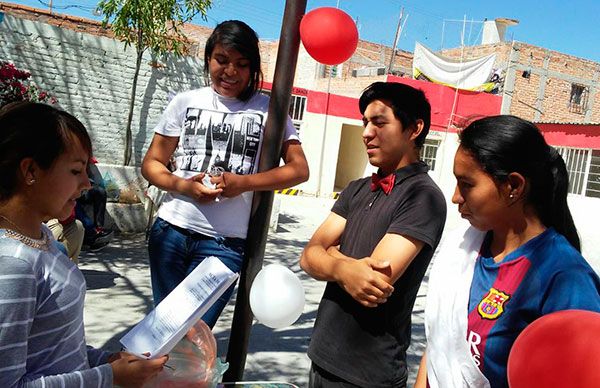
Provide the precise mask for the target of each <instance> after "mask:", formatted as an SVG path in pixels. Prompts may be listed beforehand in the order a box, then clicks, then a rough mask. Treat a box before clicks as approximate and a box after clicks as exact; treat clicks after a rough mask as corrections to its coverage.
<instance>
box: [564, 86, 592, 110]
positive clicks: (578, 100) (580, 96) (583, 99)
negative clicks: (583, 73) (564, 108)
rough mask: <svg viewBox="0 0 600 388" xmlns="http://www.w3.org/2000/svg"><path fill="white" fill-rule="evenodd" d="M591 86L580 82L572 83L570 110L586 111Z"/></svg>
mask: <svg viewBox="0 0 600 388" xmlns="http://www.w3.org/2000/svg"><path fill="white" fill-rule="evenodd" d="M588 94H589V88H588V87H587V86H583V85H579V84H571V97H570V99H569V112H573V113H585V109H586V107H587V99H588Z"/></svg>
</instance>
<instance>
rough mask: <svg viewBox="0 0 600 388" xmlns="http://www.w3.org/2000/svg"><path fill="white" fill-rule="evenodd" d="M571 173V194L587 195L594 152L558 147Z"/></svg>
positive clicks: (584, 149)
mask: <svg viewBox="0 0 600 388" xmlns="http://www.w3.org/2000/svg"><path fill="white" fill-rule="evenodd" d="M556 149H557V151H558V152H559V153H560V156H562V158H563V159H564V161H565V165H566V166H567V172H568V173H569V193H571V194H577V195H585V188H586V186H587V181H588V174H589V171H590V163H591V159H592V158H591V155H592V150H591V149H586V148H570V147H556Z"/></svg>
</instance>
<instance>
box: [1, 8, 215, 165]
mask: <svg viewBox="0 0 600 388" xmlns="http://www.w3.org/2000/svg"><path fill="white" fill-rule="evenodd" d="M3 15H4V18H3V20H2V21H1V22H0V41H2V45H0V57H2V58H3V59H5V60H8V61H11V62H13V63H14V64H15V65H16V66H17V67H20V68H23V69H25V70H28V71H30V72H31V73H32V75H33V79H34V81H35V82H36V84H37V85H38V86H40V87H41V88H43V89H45V90H48V91H49V92H50V93H52V94H53V95H55V96H56V97H57V98H58V103H59V106H60V107H61V108H63V109H65V110H67V111H69V112H70V113H72V114H73V115H75V116H76V117H77V118H79V119H80V120H81V121H82V122H83V123H84V125H85V126H86V127H87V128H88V130H89V131H90V135H91V137H92V141H93V146H94V154H95V155H96V156H97V157H98V159H99V160H101V161H111V162H113V163H121V162H122V160H123V152H124V148H123V147H124V128H125V125H126V120H127V114H128V108H129V101H130V95H131V86H132V83H131V80H132V78H133V72H134V64H135V60H134V59H135V52H134V51H135V50H134V49H132V48H125V46H124V44H123V43H121V42H119V41H117V40H114V39H110V38H107V37H101V36H96V35H92V34H89V33H85V32H81V31H74V30H69V29H63V28H60V27H55V26H52V25H49V24H46V23H43V22H39V21H32V20H27V19H21V18H19V17H16V16H13V15H10V14H3ZM202 68H203V61H202V60H201V58H198V57H181V58H175V57H173V56H168V57H166V58H160V59H159V58H155V57H154V56H152V55H150V54H145V55H144V61H143V63H142V68H141V70H140V76H139V80H138V88H137V96H136V105H135V109H134V117H133V124H132V128H133V133H134V144H133V147H134V159H133V161H134V163H135V164H138V165H139V164H140V163H141V159H142V157H143V152H144V150H145V149H146V147H147V146H148V145H149V142H150V140H151V137H152V136H151V134H149V133H148V131H150V132H152V129H153V125H154V123H156V122H158V120H159V118H160V115H161V113H162V111H163V110H164V108H165V107H166V104H167V102H168V95H169V93H173V92H180V91H184V90H189V89H192V88H198V87H200V86H202V85H203V84H204V79H203V77H202Z"/></svg>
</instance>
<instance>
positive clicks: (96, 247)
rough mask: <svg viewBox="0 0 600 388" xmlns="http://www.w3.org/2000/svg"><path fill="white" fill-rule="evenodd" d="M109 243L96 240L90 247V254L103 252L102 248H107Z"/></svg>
mask: <svg viewBox="0 0 600 388" xmlns="http://www.w3.org/2000/svg"><path fill="white" fill-rule="evenodd" d="M109 242H110V241H106V240H100V241H99V240H96V241H94V242H93V243H92V244H91V245H90V247H89V250H90V252H97V251H99V250H101V249H102V248H104V247H105V246H107V245H108V243H109Z"/></svg>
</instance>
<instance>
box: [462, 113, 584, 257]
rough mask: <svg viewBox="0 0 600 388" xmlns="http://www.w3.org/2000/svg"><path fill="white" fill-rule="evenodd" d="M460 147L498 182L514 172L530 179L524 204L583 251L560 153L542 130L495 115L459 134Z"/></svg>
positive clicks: (514, 118) (567, 179)
mask: <svg viewBox="0 0 600 388" xmlns="http://www.w3.org/2000/svg"><path fill="white" fill-rule="evenodd" d="M459 139H460V145H461V147H462V148H463V149H465V150H466V151H468V152H469V153H470V154H471V155H472V156H473V157H474V158H475V159H476V160H477V161H478V162H479V163H480V164H481V166H482V168H483V169H484V170H485V171H486V172H487V173H488V174H489V175H490V176H492V177H493V178H494V180H496V181H497V182H499V183H503V182H506V180H507V179H508V175H509V174H510V173H511V172H517V173H519V174H521V175H523V177H525V179H526V180H527V184H528V187H527V191H526V195H527V197H526V198H525V201H526V203H527V204H528V205H530V206H531V207H532V208H533V209H534V211H535V212H536V214H537V216H538V217H539V218H540V221H541V222H542V223H543V224H544V225H546V226H547V227H553V228H554V229H556V231H557V232H558V233H560V234H562V235H563V236H565V237H566V239H567V240H568V241H569V242H570V243H571V245H573V247H575V249H577V250H578V251H580V250H581V244H580V241H579V236H578V235H577V229H576V228H575V224H574V223H573V218H572V216H571V212H570V210H569V205H568V204H567V194H568V190H569V175H568V173H567V168H566V166H565V162H564V160H563V159H562V157H561V156H560V154H559V153H558V152H557V151H556V150H555V149H554V148H553V147H551V146H549V145H548V144H547V143H546V141H545V140H544V137H543V136H542V134H541V132H540V131H539V129H538V128H537V127H536V126H535V125H534V124H532V123H531V122H529V121H526V120H523V119H520V118H518V117H515V116H508V115H502V116H492V117H486V118H483V119H480V120H476V121H474V122H472V123H471V124H470V125H469V126H467V127H466V128H465V129H464V130H463V131H461V133H460V134H459Z"/></svg>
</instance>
